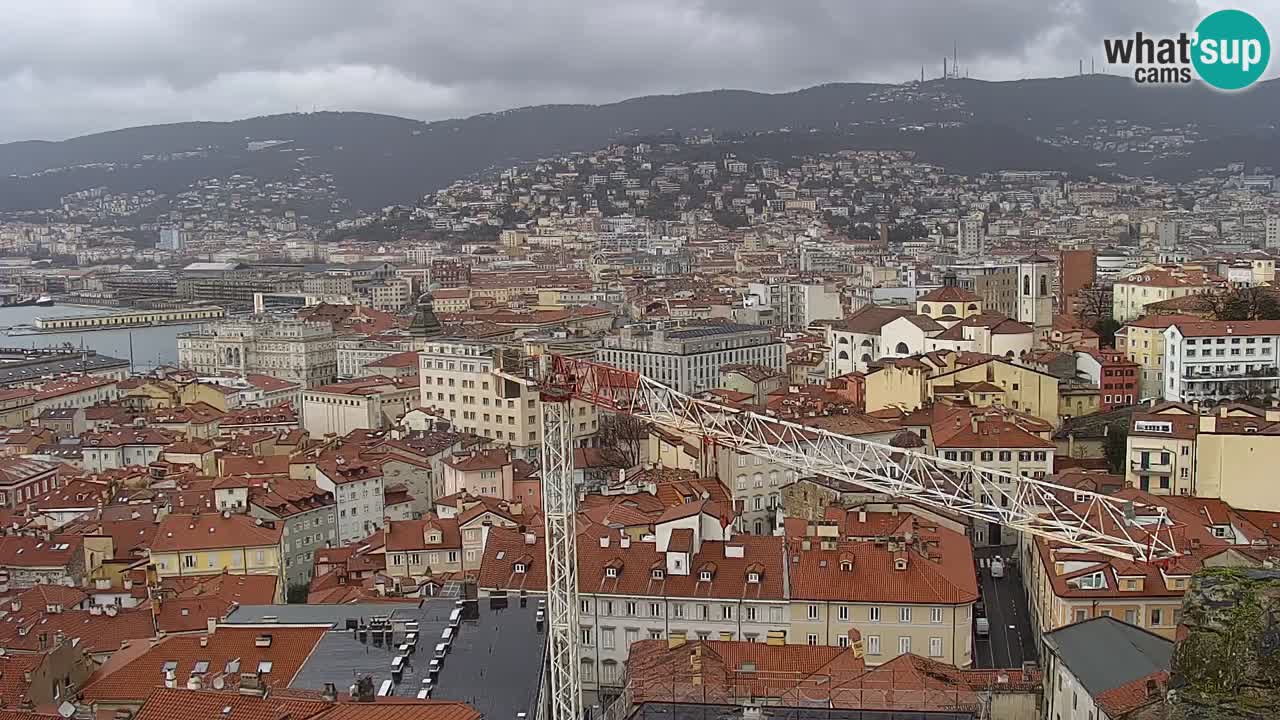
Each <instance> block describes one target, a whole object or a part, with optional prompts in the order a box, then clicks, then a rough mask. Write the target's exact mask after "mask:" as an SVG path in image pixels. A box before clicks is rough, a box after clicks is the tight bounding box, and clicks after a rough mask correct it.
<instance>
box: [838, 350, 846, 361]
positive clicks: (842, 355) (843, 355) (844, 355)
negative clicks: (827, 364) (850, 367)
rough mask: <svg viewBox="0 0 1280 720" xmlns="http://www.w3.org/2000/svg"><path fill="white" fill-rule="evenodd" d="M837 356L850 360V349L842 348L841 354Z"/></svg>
mask: <svg viewBox="0 0 1280 720" xmlns="http://www.w3.org/2000/svg"><path fill="white" fill-rule="evenodd" d="M836 357H837V358H839V359H841V360H848V359H849V351H848V350H841V351H840V354H839V355H837V356H836Z"/></svg>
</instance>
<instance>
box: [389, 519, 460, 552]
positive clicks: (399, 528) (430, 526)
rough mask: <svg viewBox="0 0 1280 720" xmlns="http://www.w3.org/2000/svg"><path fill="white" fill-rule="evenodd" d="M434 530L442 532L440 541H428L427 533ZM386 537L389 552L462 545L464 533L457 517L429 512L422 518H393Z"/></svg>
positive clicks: (438, 548) (441, 548)
mask: <svg viewBox="0 0 1280 720" xmlns="http://www.w3.org/2000/svg"><path fill="white" fill-rule="evenodd" d="M433 531H434V532H438V533H440V542H437V543H428V542H427V535H428V534H430V533H432V532H433ZM386 538H387V539H386V547H387V550H388V551H389V552H395V551H406V550H409V551H412V550H443V549H448V548H459V549H460V548H461V547H462V534H461V533H460V532H459V531H458V520H457V518H441V517H437V516H436V515H435V514H434V513H429V514H428V515H427V516H426V517H424V518H422V519H421V520H392V521H391V523H390V525H389V526H388V528H387V530H386Z"/></svg>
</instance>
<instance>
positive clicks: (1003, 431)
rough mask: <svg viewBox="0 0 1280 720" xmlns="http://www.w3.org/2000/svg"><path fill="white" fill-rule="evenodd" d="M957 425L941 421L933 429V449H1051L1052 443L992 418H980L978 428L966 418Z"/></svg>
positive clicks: (1012, 424) (1053, 446) (1011, 424)
mask: <svg viewBox="0 0 1280 720" xmlns="http://www.w3.org/2000/svg"><path fill="white" fill-rule="evenodd" d="M958 420H959V422H958V423H952V422H951V421H949V420H943V421H942V422H941V423H937V424H935V425H934V427H933V444H934V447H937V448H939V449H942V448H948V449H950V448H958V449H969V448H983V449H985V448H990V449H1005V448H1011V449H1019V450H1021V449H1053V448H1055V447H1057V446H1056V445H1054V444H1053V443H1052V442H1051V441H1049V440H1045V439H1044V438H1042V437H1040V436H1039V435H1033V434H1032V433H1029V432H1027V431H1026V430H1024V429H1022V428H1020V427H1018V426H1017V425H1015V424H1014V423H1011V422H1006V421H1004V420H997V419H992V418H979V419H978V420H977V428H976V429H975V428H974V424H973V422H971V421H969V420H968V419H966V418H963V417H960V418H958Z"/></svg>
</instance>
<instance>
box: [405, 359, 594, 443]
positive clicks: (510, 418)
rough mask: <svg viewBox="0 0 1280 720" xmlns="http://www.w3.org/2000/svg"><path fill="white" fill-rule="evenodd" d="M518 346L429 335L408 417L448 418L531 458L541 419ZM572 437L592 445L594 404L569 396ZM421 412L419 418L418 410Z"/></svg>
mask: <svg viewBox="0 0 1280 720" xmlns="http://www.w3.org/2000/svg"><path fill="white" fill-rule="evenodd" d="M529 362H530V360H529V358H527V357H523V356H522V355H521V353H520V352H519V351H516V350H512V349H505V348H503V347H502V346H499V345H494V344H492V343H484V342H475V341H470V340H428V341H427V342H426V343H425V344H424V346H423V349H422V351H421V353H420V356H419V362H418V378H419V393H420V397H419V405H420V406H421V410H422V412H421V413H415V419H414V420H412V422H420V423H422V424H423V425H424V426H423V427H422V428H412V429H427V428H426V426H425V425H426V424H427V423H430V422H431V421H432V420H433V419H442V420H448V421H449V422H450V423H451V424H452V425H453V427H454V428H456V429H458V430H462V431H465V432H470V433H474V434H476V435H480V436H481V437H486V438H490V439H492V440H493V441H494V442H497V443H502V444H504V445H507V446H509V447H510V448H511V451H512V454H513V456H514V457H516V458H519V459H523V460H535V459H537V458H538V456H539V454H540V452H541V448H542V445H541V442H542V424H541V420H540V417H541V412H542V408H541V406H540V404H539V403H540V401H539V399H538V390H537V384H536V383H535V381H534V380H533V379H532V378H531V376H530V375H529V374H528V373H527V372H526V370H527V368H528V363H529ZM571 413H572V416H573V421H574V428H573V435H574V441H575V442H576V443H577V444H578V445H580V446H586V445H590V444H591V443H592V442H593V437H594V435H595V433H596V431H597V430H598V429H599V420H598V418H597V415H596V408H595V406H594V405H591V404H590V403H585V402H581V401H578V400H574V401H572V408H571ZM418 415H421V417H420V418H418V417H417V416H418Z"/></svg>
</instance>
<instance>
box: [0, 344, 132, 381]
mask: <svg viewBox="0 0 1280 720" xmlns="http://www.w3.org/2000/svg"><path fill="white" fill-rule="evenodd" d="M128 366H129V361H128V360H121V359H120V358H115V357H111V356H110V355H99V354H97V353H94V352H87V353H85V354H83V355H80V354H74V355H63V356H59V357H56V358H50V359H47V360H36V361H23V362H20V363H5V364H0V386H4V385H16V384H18V383H27V382H35V381H37V380H39V379H40V378H43V377H49V376H53V377H57V376H59V375H67V374H70V373H82V372H83V373H94V372H100V371H103V370H111V369H115V368H122V367H128Z"/></svg>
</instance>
